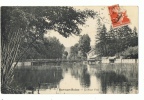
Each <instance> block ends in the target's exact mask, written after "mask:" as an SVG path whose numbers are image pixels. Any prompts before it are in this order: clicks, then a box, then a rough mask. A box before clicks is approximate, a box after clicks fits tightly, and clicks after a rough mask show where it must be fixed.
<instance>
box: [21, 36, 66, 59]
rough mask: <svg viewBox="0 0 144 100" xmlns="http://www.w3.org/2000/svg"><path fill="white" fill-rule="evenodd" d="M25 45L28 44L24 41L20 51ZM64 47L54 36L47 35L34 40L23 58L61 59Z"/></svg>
mask: <svg viewBox="0 0 144 100" xmlns="http://www.w3.org/2000/svg"><path fill="white" fill-rule="evenodd" d="M27 45H29V44H28V43H27V42H24V43H23V46H22V47H21V50H20V51H22V49H25V47H26V46H27ZM64 49H65V47H64V45H63V44H61V43H60V41H59V40H58V39H57V38H56V37H48V38H44V39H43V40H38V41H36V42H34V43H33V44H32V46H31V47H30V48H29V50H28V51H27V52H26V53H25V55H24V57H23V59H61V58H62V57H63V55H66V54H65V53H64ZM65 52H66V51H65ZM20 53H21V52H20ZM20 53H19V54H20Z"/></svg>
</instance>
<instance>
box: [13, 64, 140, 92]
mask: <svg viewBox="0 0 144 100" xmlns="http://www.w3.org/2000/svg"><path fill="white" fill-rule="evenodd" d="M12 85H13V86H15V87H20V88H22V89H24V92H25V93H26V94H27V93H34V94H51V93H52V94H73V93H74V94H79V93H83V94H85V93H90V94H91V93H92V94H135V93H138V64H96V65H88V64H82V63H61V64H58V65H57V64H55V63H51V64H48V65H43V66H22V67H18V68H17V69H16V70H15V72H14V81H13V82H12Z"/></svg>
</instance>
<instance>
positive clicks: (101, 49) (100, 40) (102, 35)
mask: <svg viewBox="0 0 144 100" xmlns="http://www.w3.org/2000/svg"><path fill="white" fill-rule="evenodd" d="M96 39H97V44H96V49H97V52H98V53H99V54H100V55H101V56H106V55H107V45H106V44H107V29H106V27H105V25H103V26H102V28H101V31H100V32H99V33H98V34H97V37H96Z"/></svg>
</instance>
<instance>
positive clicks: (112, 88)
mask: <svg viewBox="0 0 144 100" xmlns="http://www.w3.org/2000/svg"><path fill="white" fill-rule="evenodd" d="M128 65H129V66H126V65H122V66H120V65H107V66H103V67H102V70H101V71H99V72H97V73H96V78H98V79H100V83H101V90H102V93H130V92H131V91H132V90H133V89H135V90H137V87H138V75H137V73H138V71H137V67H133V66H135V64H134V65H131V66H130V64H128Z"/></svg>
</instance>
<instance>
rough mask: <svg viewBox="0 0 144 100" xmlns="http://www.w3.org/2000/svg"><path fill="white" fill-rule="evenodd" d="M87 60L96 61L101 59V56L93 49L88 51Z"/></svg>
mask: <svg viewBox="0 0 144 100" xmlns="http://www.w3.org/2000/svg"><path fill="white" fill-rule="evenodd" d="M87 61H88V62H89V63H91V64H92V63H96V62H97V61H98V62H99V61H100V57H99V56H98V55H97V54H96V53H95V49H94V48H93V49H91V50H90V51H89V52H88V53H87Z"/></svg>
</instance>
